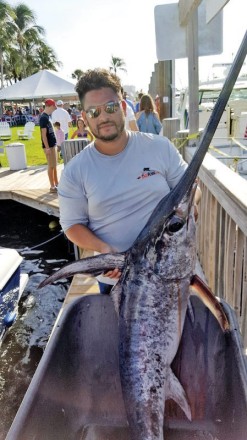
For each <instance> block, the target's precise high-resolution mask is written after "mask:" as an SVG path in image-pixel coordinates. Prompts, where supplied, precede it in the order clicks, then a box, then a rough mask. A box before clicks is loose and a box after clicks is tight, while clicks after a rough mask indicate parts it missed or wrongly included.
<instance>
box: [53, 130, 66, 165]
mask: <svg viewBox="0 0 247 440" xmlns="http://www.w3.org/2000/svg"><path fill="white" fill-rule="evenodd" d="M53 125H54V127H55V136H56V139H57V158H58V159H59V157H62V153H60V152H61V146H62V143H63V142H64V141H65V134H64V131H63V130H62V129H61V124H60V122H54V124H53Z"/></svg>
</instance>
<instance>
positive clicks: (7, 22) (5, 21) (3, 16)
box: [0, 0, 15, 89]
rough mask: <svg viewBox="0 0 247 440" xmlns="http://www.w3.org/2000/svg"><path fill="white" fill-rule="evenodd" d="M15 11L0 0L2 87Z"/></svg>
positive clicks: (0, 66) (0, 67)
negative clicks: (5, 59) (4, 55)
mask: <svg viewBox="0 0 247 440" xmlns="http://www.w3.org/2000/svg"><path fill="white" fill-rule="evenodd" d="M14 18H15V13H14V11H13V9H12V8H11V6H10V5H9V4H8V3H7V2H5V1H2V0H0V69H1V89H2V88H3V54H4V52H5V51H6V50H7V49H8V48H9V47H10V45H11V42H12V35H13V32H14V28H15V26H14V22H13V19H14Z"/></svg>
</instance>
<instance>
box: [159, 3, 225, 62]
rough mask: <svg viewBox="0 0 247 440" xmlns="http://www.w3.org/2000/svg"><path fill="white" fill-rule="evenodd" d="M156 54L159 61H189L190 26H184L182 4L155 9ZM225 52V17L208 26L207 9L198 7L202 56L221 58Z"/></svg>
mask: <svg viewBox="0 0 247 440" xmlns="http://www.w3.org/2000/svg"><path fill="white" fill-rule="evenodd" d="M154 19H155V35H156V54H157V58H158V60H159V61H164V60H175V59H177V58H186V57H187V56H188V51H187V47H186V46H187V45H186V40H187V35H186V27H184V26H183V27H182V26H180V23H179V7H178V3H170V4H167V5H158V6H155V8H154ZM222 51H223V14H222V12H220V13H219V14H217V16H216V17H215V18H213V19H212V20H211V21H210V23H209V24H207V23H206V6H205V2H202V3H201V4H200V6H199V7H198V55H199V56H206V55H217V54H219V53H222Z"/></svg>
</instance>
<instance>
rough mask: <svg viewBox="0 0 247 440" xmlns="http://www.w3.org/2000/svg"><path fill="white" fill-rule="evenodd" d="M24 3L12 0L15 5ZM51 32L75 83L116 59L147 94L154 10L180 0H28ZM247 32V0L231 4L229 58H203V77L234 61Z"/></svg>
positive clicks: (179, 72)
mask: <svg viewBox="0 0 247 440" xmlns="http://www.w3.org/2000/svg"><path fill="white" fill-rule="evenodd" d="M21 1H22V0H18V1H15V0H9V3H10V4H11V5H12V6H14V5H16V4H18V3H20V2H21ZM23 3H25V4H27V5H28V6H29V7H30V8H31V9H32V10H33V11H35V13H36V17H37V24H39V25H41V26H43V27H44V28H45V30H46V41H47V42H48V43H49V45H50V46H52V48H53V49H54V50H55V52H56V55H57V57H58V59H59V60H60V61H61V62H62V63H63V68H62V69H60V73H61V76H63V77H65V78H67V79H69V80H70V79H71V78H70V76H71V73H72V72H73V71H74V70H75V69H77V68H80V69H82V70H86V69H88V68H94V67H106V68H107V67H109V65H110V59H111V56H112V55H113V56H117V57H120V58H123V59H124V60H125V62H126V67H127V74H125V73H123V74H121V79H122V81H123V83H124V84H133V85H135V86H136V89H137V90H140V89H143V90H144V91H147V89H148V84H149V81H150V76H151V73H152V70H153V68H154V64H155V63H156V62H157V57H156V43H155V25H154V7H155V6H156V5H160V4H166V3H177V1H172V0H169V1H163V2H162V1H155V0H59V1H52V0H40V1H37V0H23ZM245 30H246V0H230V1H229V2H228V3H227V5H226V6H225V8H224V39H223V42H224V53H223V55H217V56H213V57H212V56H210V57H208V56H207V57H200V61H199V76H200V79H202V80H204V79H207V77H208V76H209V74H210V71H211V66H212V63H214V62H226V61H231V60H232V58H233V54H234V55H235V53H236V51H237V49H238V47H239V45H240V43H241V41H242V38H243V35H244V32H245ZM186 85H187V61H186V60H185V59H183V60H178V61H176V86H177V87H179V88H180V87H183V86H186Z"/></svg>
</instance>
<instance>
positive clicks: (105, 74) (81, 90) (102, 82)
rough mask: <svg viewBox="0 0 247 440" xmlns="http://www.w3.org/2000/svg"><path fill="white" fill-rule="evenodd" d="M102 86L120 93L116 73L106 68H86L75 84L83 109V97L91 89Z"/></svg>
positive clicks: (97, 88)
mask: <svg viewBox="0 0 247 440" xmlns="http://www.w3.org/2000/svg"><path fill="white" fill-rule="evenodd" d="M103 87H109V88H111V89H112V90H113V91H114V92H115V93H117V94H118V95H119V96H120V95H121V82H120V79H119V78H118V76H117V75H115V74H114V73H111V72H110V71H109V70H107V69H100V68H98V69H94V70H87V71H86V72H85V73H83V74H82V76H81V78H80V79H79V81H78V82H77V84H76V86H75V90H76V92H77V93H78V96H79V100H80V102H81V105H82V108H83V109H84V105H83V104H84V102H83V101H84V97H85V94H86V93H87V92H90V91H91V90H99V89H101V88H103Z"/></svg>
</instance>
